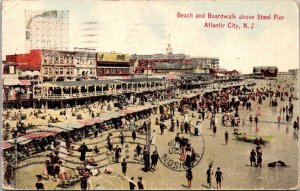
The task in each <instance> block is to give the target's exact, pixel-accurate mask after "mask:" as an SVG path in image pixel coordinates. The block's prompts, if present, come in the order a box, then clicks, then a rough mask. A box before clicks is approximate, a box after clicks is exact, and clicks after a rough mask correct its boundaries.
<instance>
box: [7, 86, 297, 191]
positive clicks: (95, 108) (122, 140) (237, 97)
mask: <svg viewBox="0 0 300 191" xmlns="http://www.w3.org/2000/svg"><path fill="white" fill-rule="evenodd" d="M180 94H181V95H184V94H186V90H180V91H179V94H178V92H177V91H176V92H175V91H170V90H164V91H162V92H155V93H142V94H136V95H131V96H127V97H126V96H124V95H122V96H119V97H114V98H110V99H106V100H101V101H96V102H94V103H92V104H88V103H86V104H84V105H81V106H76V107H71V108H65V109H62V110H61V111H60V115H61V116H63V117H64V118H65V119H70V118H71V116H78V114H83V113H84V112H85V111H86V112H87V113H88V116H89V117H91V118H95V117H99V116H101V112H99V110H100V111H101V110H104V111H113V110H115V111H121V110H126V109H128V108H130V107H139V106H142V105H145V104H147V103H151V104H153V105H155V104H157V103H159V102H160V101H164V100H170V99H174V98H178V97H179V95H180ZM279 96H281V97H282V96H283V97H284V96H286V94H281V93H275V94H271V93H270V92H269V91H265V90H258V89H257V90H254V89H240V88H239V87H237V88H227V89H224V90H221V91H219V92H213V93H206V94H203V95H197V96H196V97H194V98H190V99H182V100H181V101H180V102H179V103H176V102H175V103H172V104H167V105H164V106H163V105H161V106H158V107H154V108H151V109H145V110H143V111H139V112H136V113H132V114H127V115H125V116H123V117H119V118H114V119H111V120H108V121H105V122H101V123H96V124H94V125H90V126H86V127H84V128H81V129H73V130H72V131H68V132H63V133H60V134H59V135H56V136H49V137H45V138H43V139H41V140H36V141H34V142H32V144H34V145H35V146H34V147H35V148H36V152H44V151H46V150H50V151H51V152H50V153H48V154H47V159H46V163H45V166H46V170H47V173H44V174H47V177H49V176H53V180H57V178H58V177H59V175H60V174H61V172H62V166H63V164H64V163H65V161H64V160H63V157H60V152H59V151H60V149H57V148H63V147H64V146H61V143H65V148H66V151H67V153H68V154H70V155H72V152H73V151H74V150H75V151H78V152H80V157H79V160H80V161H81V163H82V165H81V166H80V167H78V168H77V169H78V170H79V171H80V172H79V175H80V176H81V177H82V178H81V179H80V182H81V188H82V189H87V187H88V178H89V177H90V176H92V175H93V174H97V173H94V170H95V169H97V166H99V164H97V162H96V161H93V160H91V158H88V159H87V157H86V154H87V152H94V153H95V154H96V155H97V154H100V153H101V152H103V151H102V150H101V149H99V148H98V147H97V145H95V147H94V148H93V149H92V148H89V146H88V145H86V144H85V143H84V142H83V143H82V144H81V145H80V146H79V147H78V149H74V147H75V146H77V145H78V144H77V143H76V142H80V141H82V140H83V139H86V138H88V139H95V138H97V137H101V136H102V134H104V132H106V131H110V130H113V129H122V130H131V131H130V132H131V138H132V140H133V142H134V143H135V144H136V147H135V153H134V156H135V157H134V158H136V159H137V160H139V161H142V162H143V165H144V171H145V172H148V171H155V170H156V166H157V163H158V160H159V156H158V152H157V151H156V150H154V151H153V152H152V154H150V153H149V152H148V150H147V148H146V146H144V148H143V146H141V144H140V143H138V142H137V134H143V135H145V134H146V132H147V130H148V129H149V126H151V123H150V122H149V121H150V120H149V119H150V116H151V114H157V115H158V117H157V118H156V120H155V125H157V126H158V127H159V129H160V134H161V136H164V130H165V129H166V128H168V126H169V131H170V132H175V133H176V137H175V142H176V143H177V145H178V148H179V149H180V159H181V160H182V161H185V164H186V166H187V167H188V170H187V171H186V178H187V180H188V188H191V186H192V179H193V173H192V167H193V162H194V161H195V155H196V154H197V153H196V152H195V150H194V149H193V147H192V146H191V144H190V143H189V141H188V139H187V138H185V137H184V136H179V134H180V133H181V134H190V135H193V136H200V135H202V133H203V131H202V128H203V127H202V123H203V121H204V120H209V128H210V129H211V130H212V133H213V135H214V136H215V135H216V133H217V125H218V124H219V123H218V114H220V115H221V116H222V119H221V124H222V125H223V126H227V127H230V126H231V127H239V126H240V123H241V122H243V124H244V119H243V120H241V117H240V114H239V110H240V109H244V107H246V110H249V112H250V111H252V108H253V106H252V104H251V103H253V102H255V101H257V103H258V104H262V101H263V100H265V99H266V97H270V103H271V105H270V106H271V107H274V108H276V107H277V105H278V103H277V102H278V101H277V99H276V98H277V97H279ZM283 99H284V98H283ZM283 99H282V98H281V99H280V100H283ZM291 100H292V95H291V96H290V97H289V104H288V105H287V106H285V107H280V111H279V112H280V115H281V113H283V115H284V113H286V115H288V116H292V115H293V104H292V103H291ZM281 108H282V109H281ZM175 111H178V112H179V113H180V114H181V115H182V117H183V120H180V119H179V118H178V117H177V116H176V115H175ZM191 111H192V112H191ZM190 113H192V116H191V115H190ZM194 113H197V114H198V116H194V115H195V114H194ZM287 113H288V114H287ZM260 114H261V113H260V111H256V115H255V119H254V121H255V122H256V124H257V123H258V116H259V115H260ZM4 115H5V116H6V118H7V119H10V118H11V117H12V116H14V115H16V114H11V113H9V112H6V113H5V114H4ZM32 116H34V117H35V118H40V117H41V116H46V119H47V120H48V119H49V120H50V119H51V117H52V116H47V115H46V114H45V112H44V111H43V109H35V110H33V113H32V114H30V116H29V117H32ZM190 117H197V118H198V119H197V120H196V123H195V125H194V124H192V123H191V120H190ZM280 118H281V117H280ZM52 119H53V120H54V121H55V120H56V118H53V117H52ZM22 120H24V119H21V120H20V121H19V122H18V123H17V124H18V125H17V130H16V131H17V136H18V135H22V134H25V133H26V129H27V128H24V126H25V125H24V123H22ZM57 120H58V121H59V119H57ZM138 121H140V122H142V125H140V126H139V125H137V122H138ZM249 121H250V122H251V123H252V115H251V116H250V118H249ZM287 121H288V119H287ZM167 122H170V123H167ZM7 124H8V125H9V123H7ZM7 124H5V127H6V126H7ZM166 124H170V125H166ZM22 125H23V127H22ZM28 126H29V124H28ZM9 128H11V127H8V128H7V129H9ZM24 129H25V132H24ZM294 129H299V117H298V118H297V120H296V121H295V122H294ZM116 137H117V138H115V136H114V135H113V134H112V133H108V135H107V137H106V144H104V145H105V148H106V149H107V156H108V158H109V159H112V160H110V162H113V163H120V165H121V170H122V174H123V178H124V177H126V175H127V169H128V165H127V158H126V157H123V159H122V156H123V154H125V151H126V143H127V142H128V140H129V138H127V136H125V135H124V134H123V133H122V132H120V133H119V135H118V136H116ZM150 137H151V143H152V144H155V131H153V132H151V136H150ZM228 137H229V135H228V132H227V131H226V133H225V143H226V144H227V143H228V140H229V138H228ZM116 139H117V140H118V143H117V144H116V143H115V140H116ZM124 145H125V148H124ZM26 147H27V146H26V145H25V146H24V149H22V150H20V152H27V153H28V156H30V154H29V151H28V150H29V149H28V148H26ZM48 147H49V148H48ZM252 151H253V152H254V154H253V152H252ZM252 151H251V154H250V163H251V166H252V163H254V164H253V165H254V166H257V167H260V168H261V167H262V151H261V148H260V144H258V146H257V148H256V152H255V151H254V149H253V150H252ZM124 156H126V154H125V155H124ZM105 172H107V173H108V174H109V172H110V170H109V169H108V168H106V169H105ZM212 176H213V171H212V165H210V166H209V169H208V171H207V183H208V185H209V187H210V188H211V187H212ZM215 178H216V183H217V189H218V188H221V181H222V180H223V175H222V172H221V170H220V168H219V167H218V168H217V171H216V172H215ZM37 184H38V186H37V188H38V187H39V188H40V187H42V186H41V179H40V176H39V177H38V182H37ZM136 185H137V186H138V188H139V189H143V188H144V185H143V181H142V177H138V182H137V184H136V183H135V182H134V177H132V178H131V179H130V180H129V186H130V189H131V190H133V189H135V187H136Z"/></svg>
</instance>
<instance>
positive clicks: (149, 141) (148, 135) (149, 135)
mask: <svg viewBox="0 0 300 191" xmlns="http://www.w3.org/2000/svg"><path fill="white" fill-rule="evenodd" d="M150 119H151V117H150ZM148 124H149V125H148V126H147V132H146V149H147V152H148V153H149V154H150V147H151V121H149V123H148Z"/></svg>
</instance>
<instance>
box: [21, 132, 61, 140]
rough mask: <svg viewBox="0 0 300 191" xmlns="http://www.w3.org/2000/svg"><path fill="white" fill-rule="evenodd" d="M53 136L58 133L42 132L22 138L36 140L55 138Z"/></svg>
mask: <svg viewBox="0 0 300 191" xmlns="http://www.w3.org/2000/svg"><path fill="white" fill-rule="evenodd" d="M53 135H56V132H52V131H41V132H34V133H29V134H26V135H23V136H21V137H23V138H28V139H35V138H44V137H48V136H53Z"/></svg>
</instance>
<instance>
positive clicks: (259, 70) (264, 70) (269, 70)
mask: <svg viewBox="0 0 300 191" xmlns="http://www.w3.org/2000/svg"><path fill="white" fill-rule="evenodd" d="M253 74H254V75H257V74H262V75H263V76H264V77H277V74H278V68H277V66H258V67H253Z"/></svg>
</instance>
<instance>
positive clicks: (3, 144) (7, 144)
mask: <svg viewBox="0 0 300 191" xmlns="http://www.w3.org/2000/svg"><path fill="white" fill-rule="evenodd" d="M12 146H13V145H12V144H10V143H7V142H5V141H2V150H5V149H9V148H11V147H12Z"/></svg>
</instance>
